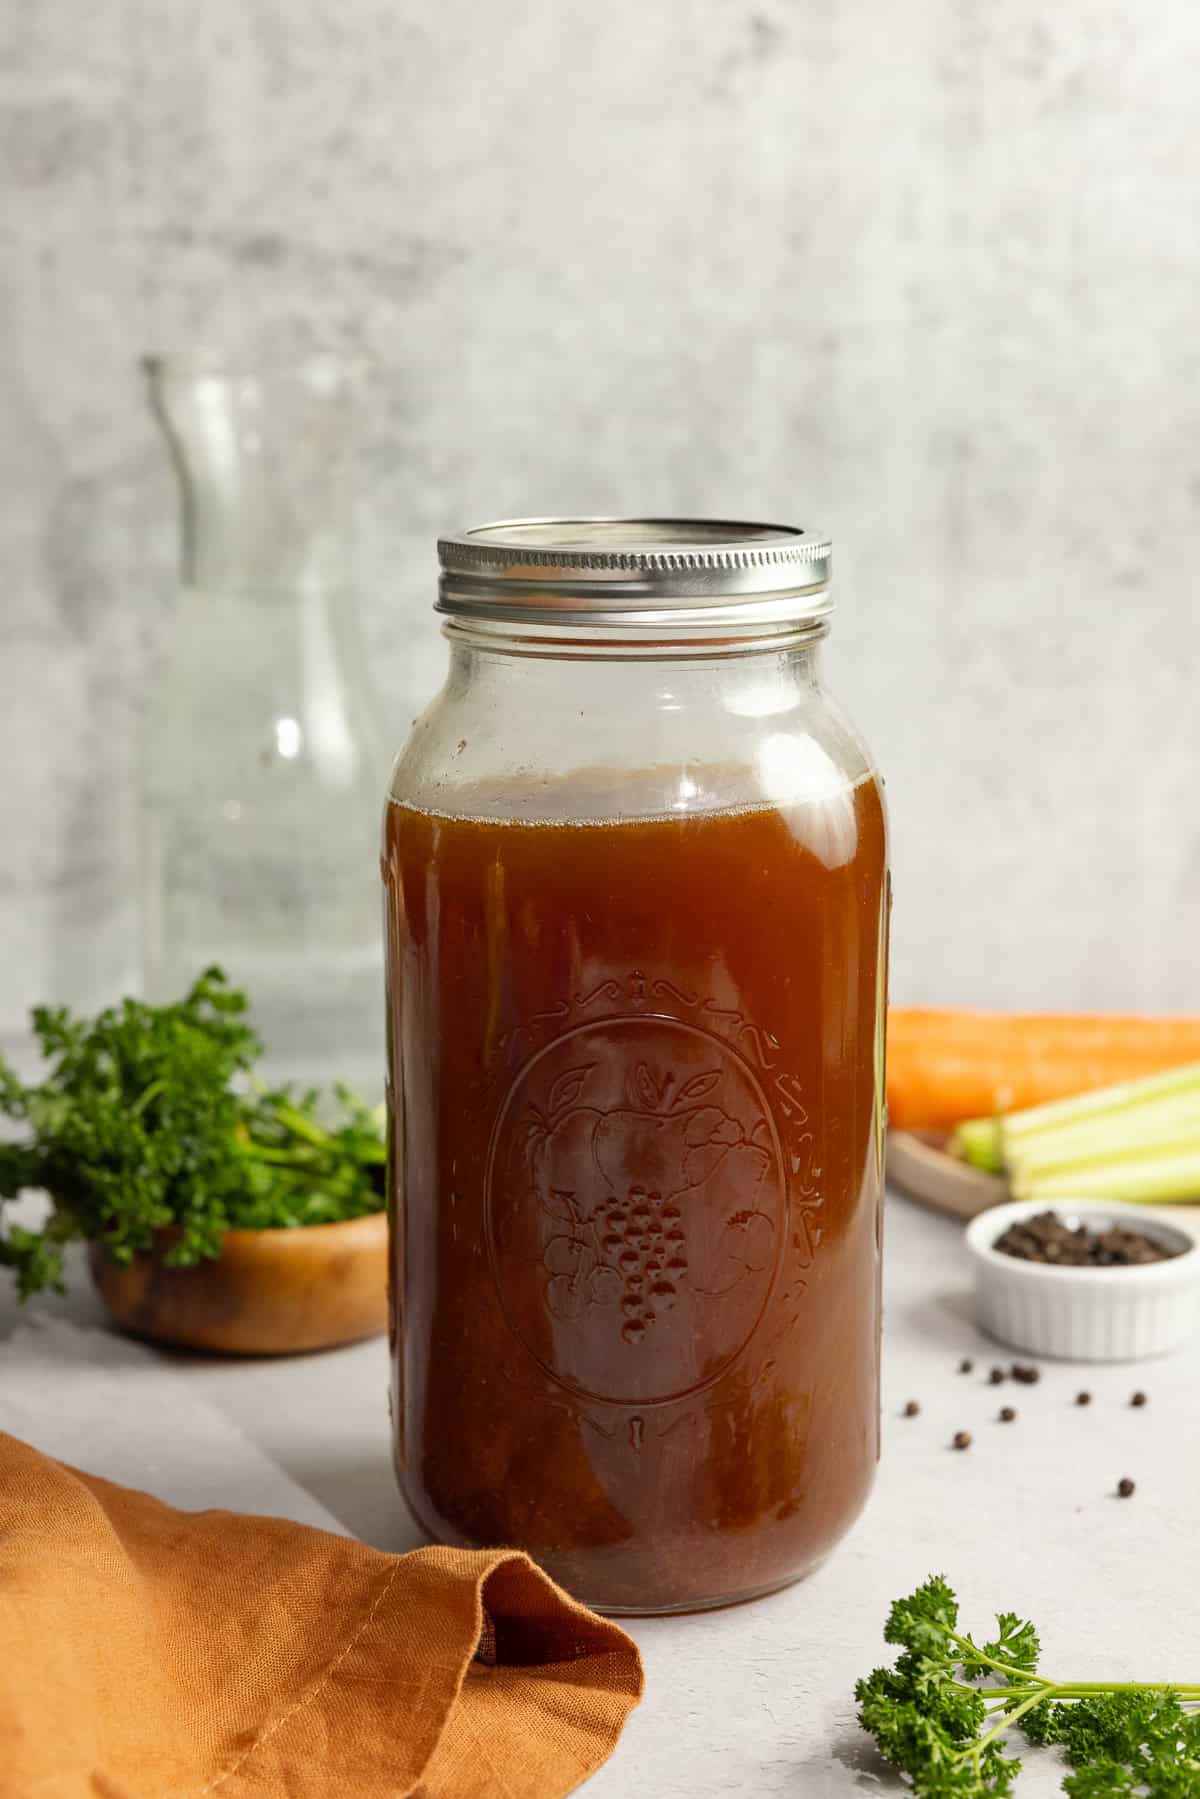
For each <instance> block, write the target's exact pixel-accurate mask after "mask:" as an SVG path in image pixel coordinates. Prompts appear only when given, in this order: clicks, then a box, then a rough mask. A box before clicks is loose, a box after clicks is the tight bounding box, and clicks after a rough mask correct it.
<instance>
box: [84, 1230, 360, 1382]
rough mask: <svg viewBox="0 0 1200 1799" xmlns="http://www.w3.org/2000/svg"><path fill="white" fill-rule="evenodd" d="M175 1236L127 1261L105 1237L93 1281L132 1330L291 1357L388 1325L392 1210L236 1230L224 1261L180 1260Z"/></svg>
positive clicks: (94, 1259) (194, 1345) (190, 1343)
mask: <svg viewBox="0 0 1200 1799" xmlns="http://www.w3.org/2000/svg"><path fill="white" fill-rule="evenodd" d="M169 1245H170V1237H169V1235H168V1234H166V1233H164V1240H163V1241H162V1243H161V1245H160V1246H159V1247H158V1248H157V1249H155V1250H154V1251H153V1252H152V1253H151V1254H149V1255H142V1256H135V1258H134V1260H133V1261H132V1262H131V1263H130V1264H129V1266H128V1267H127V1268H122V1267H121V1266H120V1265H119V1264H118V1263H116V1262H114V1261H113V1259H112V1257H111V1256H110V1255H109V1254H108V1252H107V1251H106V1250H105V1249H103V1248H102V1247H101V1246H100V1245H98V1244H93V1245H92V1246H91V1248H90V1250H89V1261H90V1264H91V1270H92V1279H93V1280H94V1281H95V1283H96V1287H97V1289H98V1291H99V1293H100V1297H101V1299H103V1301H104V1303H105V1305H106V1306H107V1307H108V1309H109V1311H110V1312H111V1313H112V1315H113V1317H114V1318H115V1319H116V1321H117V1323H118V1324H119V1325H121V1326H122V1327H123V1328H124V1329H125V1330H128V1331H132V1332H133V1333H134V1335H135V1336H139V1337H150V1338H153V1339H154V1340H155V1341H156V1342H159V1343H178V1344H180V1345H182V1346H184V1347H186V1348H188V1349H210V1350H216V1351H218V1352H219V1353H220V1354H222V1355H291V1354H294V1353H295V1352H297V1351H299V1350H305V1349H331V1348H332V1347H333V1346H334V1345H335V1344H337V1343H353V1342H354V1341H355V1340H356V1339H357V1338H359V1337H373V1336H375V1335H376V1334H377V1332H379V1331H382V1330H384V1329H385V1328H386V1326H387V1216H386V1214H385V1213H383V1212H371V1213H368V1215H367V1216H366V1217H364V1218H349V1219H347V1220H345V1222H343V1223H341V1224H311V1225H303V1226H299V1227H297V1228H296V1229H294V1230H270V1231H227V1232H226V1233H225V1242H224V1247H223V1248H222V1251H221V1254H220V1255H219V1256H218V1257H216V1259H215V1260H212V1261H207V1262H197V1263H196V1265H195V1266H194V1267H192V1268H171V1267H169V1266H168V1265H167V1263H166V1262H165V1261H164V1260H163V1256H164V1255H165V1253H166V1250H167V1248H168V1247H169Z"/></svg>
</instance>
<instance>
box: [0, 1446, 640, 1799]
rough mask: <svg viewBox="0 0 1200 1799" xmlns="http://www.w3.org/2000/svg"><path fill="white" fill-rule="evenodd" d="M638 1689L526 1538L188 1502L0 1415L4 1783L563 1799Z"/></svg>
mask: <svg viewBox="0 0 1200 1799" xmlns="http://www.w3.org/2000/svg"><path fill="white" fill-rule="evenodd" d="M641 1688H642V1673H641V1664H640V1660H639V1657H638V1653H637V1650H636V1648H635V1646H634V1645H633V1643H632V1642H631V1640H630V1639H629V1637H628V1636H627V1635H626V1634H625V1632H624V1631H622V1630H621V1629H619V1627H618V1626H617V1625H615V1624H612V1623H610V1622H608V1621H607V1620H605V1619H603V1618H599V1617H597V1616H596V1615H595V1614H594V1613H592V1612H589V1611H588V1610H587V1609H586V1608H585V1607H583V1606H581V1605H579V1604H577V1603H576V1602H575V1601H574V1600H572V1599H571V1598H570V1597H569V1596H568V1595H567V1594H565V1593H563V1592H562V1591H561V1590H560V1589H559V1588H558V1587H556V1586H555V1585H554V1584H553V1582H552V1581H551V1580H550V1579H549V1577H548V1576H547V1575H545V1574H544V1573H542V1571H541V1570H540V1569H539V1568H537V1567H536V1565H535V1564H534V1563H533V1562H531V1561H530V1560H529V1558H528V1557H527V1556H525V1555H522V1554H520V1553H519V1552H516V1551H512V1550H477V1551H473V1550H459V1549H448V1548H429V1549H420V1550H416V1551H414V1552H413V1553H412V1554H409V1555H401V1556H393V1555H385V1554H383V1553H382V1552H380V1551H379V1550H375V1549H371V1548H368V1547H367V1546H366V1545H365V1544H362V1543H359V1542H356V1541H354V1540H353V1539H351V1538H346V1537H339V1536H335V1535H331V1534H329V1533H326V1532H323V1531H318V1530H313V1529H310V1528H308V1527H307V1526H303V1525H299V1524H294V1523H290V1522H287V1521H285V1520H282V1519H277V1518H259V1517H246V1516H241V1515H239V1514H236V1513H231V1512H222V1511H207V1512H196V1513H192V1512H180V1511H176V1510H174V1509H173V1508H171V1507H169V1506H165V1505H162V1504H161V1503H160V1502H159V1501H158V1500H156V1499H153V1498H151V1497H150V1496H149V1495H148V1494H145V1493H138V1492H133V1491H131V1490H129V1489H127V1488H123V1487H118V1486H114V1485H112V1484H111V1483H110V1482H108V1481H105V1480H101V1479H99V1478H97V1477H96V1476H93V1475H88V1474H82V1473H79V1472H77V1471H75V1470H73V1469H70V1468H67V1467H65V1466H63V1465H62V1464H60V1463H57V1462H53V1461H51V1460H49V1459H48V1458H47V1457H45V1456H43V1455H41V1454H39V1452H38V1451H37V1450H35V1449H33V1448H31V1447H30V1446H29V1445H27V1444H25V1443H22V1442H20V1441H19V1440H18V1439H16V1438H14V1437H9V1436H5V1435H3V1434H2V1433H0V1743H3V1745H4V1750H3V1753H2V1754H0V1799H32V1796H34V1795H36V1796H37V1799H84V1796H86V1799H210V1796H212V1799H251V1796H253V1799H275V1796H276V1795H278V1799H385V1796H386V1799H405V1796H406V1795H407V1796H411V1799H484V1796H485V1795H486V1796H487V1799H558V1796H559V1795H563V1794H566V1793H569V1792H572V1791H573V1790H574V1789H575V1788H576V1787H577V1786H578V1785H579V1784H580V1782H581V1781H583V1780H586V1779H587V1777H588V1776H589V1775H590V1774H592V1773H593V1772H594V1771H595V1770H596V1768H598V1767H599V1766H600V1765H601V1763H602V1762H603V1761H604V1760H605V1759H606V1758H607V1756H608V1755H609V1754H610V1753H611V1751H612V1749H613V1747H614V1745H615V1743H616V1740H617V1738H618V1736H619V1735H620V1732H621V1728H622V1726H623V1724H624V1722H625V1719H626V1717H627V1716H628V1714H629V1712H630V1711H631V1710H632V1708H633V1707H634V1705H636V1703H637V1701H638V1698H639V1697H640V1694H641Z"/></svg>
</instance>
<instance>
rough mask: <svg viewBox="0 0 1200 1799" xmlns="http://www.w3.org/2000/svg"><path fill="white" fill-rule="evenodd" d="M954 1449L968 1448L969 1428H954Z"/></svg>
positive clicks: (969, 1443) (969, 1444) (969, 1440)
mask: <svg viewBox="0 0 1200 1799" xmlns="http://www.w3.org/2000/svg"><path fill="white" fill-rule="evenodd" d="M954 1447H955V1449H970V1447H971V1433H970V1431H969V1430H956V1431H955V1433H954Z"/></svg>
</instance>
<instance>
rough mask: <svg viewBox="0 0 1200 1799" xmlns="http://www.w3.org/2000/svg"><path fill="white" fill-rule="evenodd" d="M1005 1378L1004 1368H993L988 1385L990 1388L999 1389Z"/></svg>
mask: <svg viewBox="0 0 1200 1799" xmlns="http://www.w3.org/2000/svg"><path fill="white" fill-rule="evenodd" d="M1005 1378H1006V1376H1005V1373H1004V1370H1003V1368H993V1369H992V1372H991V1373H990V1374H989V1375H988V1383H989V1385H990V1386H993V1387H998V1386H999V1385H1000V1383H1001V1381H1002V1380H1004V1379H1005Z"/></svg>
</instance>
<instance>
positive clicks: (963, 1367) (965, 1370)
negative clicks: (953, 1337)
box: [958, 1355, 975, 1374]
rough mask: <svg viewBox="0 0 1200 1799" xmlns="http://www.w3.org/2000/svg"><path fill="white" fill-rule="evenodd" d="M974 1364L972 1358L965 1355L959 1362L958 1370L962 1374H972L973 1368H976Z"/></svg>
mask: <svg viewBox="0 0 1200 1799" xmlns="http://www.w3.org/2000/svg"><path fill="white" fill-rule="evenodd" d="M974 1366H975V1364H974V1362H973V1361H972V1360H971V1358H970V1356H969V1355H965V1356H964V1357H963V1359H962V1361H961V1362H960V1363H959V1364H958V1372H959V1373H960V1374H970V1373H971V1371H972V1369H973V1368H974Z"/></svg>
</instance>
